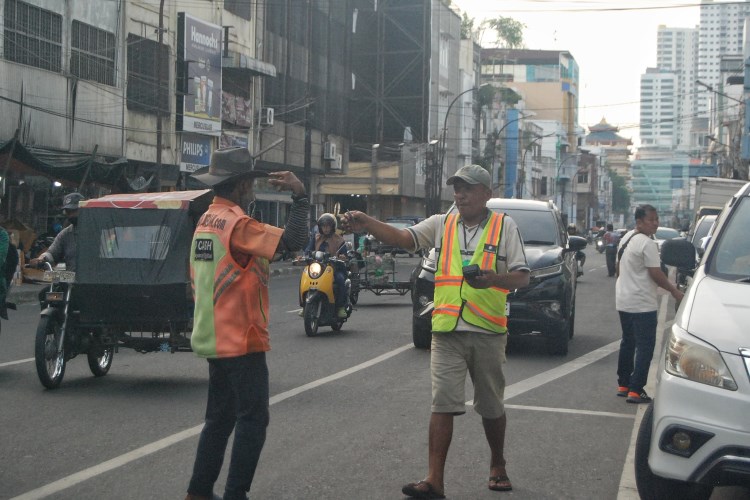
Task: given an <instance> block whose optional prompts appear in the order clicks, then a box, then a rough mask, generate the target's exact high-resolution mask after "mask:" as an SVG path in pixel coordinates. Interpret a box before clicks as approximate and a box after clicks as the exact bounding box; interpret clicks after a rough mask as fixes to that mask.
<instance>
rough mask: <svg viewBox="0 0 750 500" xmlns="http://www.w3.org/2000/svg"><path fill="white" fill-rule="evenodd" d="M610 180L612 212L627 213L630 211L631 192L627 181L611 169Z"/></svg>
mask: <svg viewBox="0 0 750 500" xmlns="http://www.w3.org/2000/svg"><path fill="white" fill-rule="evenodd" d="M609 178H610V179H611V180H612V211H613V212H616V213H627V212H628V210H630V192H629V191H628V187H627V185H626V184H625V179H623V178H622V177H620V176H619V175H617V173H616V172H615V171H614V170H611V169H610V171H609Z"/></svg>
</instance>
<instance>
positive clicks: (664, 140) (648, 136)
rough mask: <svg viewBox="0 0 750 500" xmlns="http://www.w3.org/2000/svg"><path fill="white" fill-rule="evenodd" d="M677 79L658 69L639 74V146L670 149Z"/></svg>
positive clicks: (673, 131)
mask: <svg viewBox="0 0 750 500" xmlns="http://www.w3.org/2000/svg"><path fill="white" fill-rule="evenodd" d="M678 80H679V76H678V75H677V74H676V73H675V72H673V71H671V70H665V69H660V68H648V69H647V70H646V73H645V74H643V75H641V145H642V146H644V147H652V146H658V147H664V148H673V147H674V145H675V142H676V137H675V122H676V116H677V113H676V109H677V104H676V102H675V101H676V99H677V97H678V96H677V95H676V92H675V91H676V89H677V87H678Z"/></svg>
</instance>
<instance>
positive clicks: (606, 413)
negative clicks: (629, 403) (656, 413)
mask: <svg viewBox="0 0 750 500" xmlns="http://www.w3.org/2000/svg"><path fill="white" fill-rule="evenodd" d="M505 407H506V408H510V409H513V410H531V411H546V412H550V413H574V414H576V415H593V416H596V417H615V418H630V419H633V418H635V415H632V414H630V413H614V412H611V411H593V410H576V409H575V408H550V407H547V406H524V405H505Z"/></svg>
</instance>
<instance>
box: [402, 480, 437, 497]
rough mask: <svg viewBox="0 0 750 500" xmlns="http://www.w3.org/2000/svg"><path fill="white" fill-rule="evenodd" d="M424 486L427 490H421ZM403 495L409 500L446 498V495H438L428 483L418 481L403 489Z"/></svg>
mask: <svg viewBox="0 0 750 500" xmlns="http://www.w3.org/2000/svg"><path fill="white" fill-rule="evenodd" d="M420 486H423V487H425V488H427V489H420ZM401 493H403V494H404V495H406V496H408V497H409V498H445V495H443V494H442V493H438V492H437V491H436V490H435V488H434V487H433V486H432V485H431V484H430V483H428V482H427V481H417V482H416V483H409V484H407V485H406V486H404V487H403V488H401Z"/></svg>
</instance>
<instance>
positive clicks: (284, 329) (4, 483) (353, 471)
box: [0, 252, 637, 500]
mask: <svg viewBox="0 0 750 500" xmlns="http://www.w3.org/2000/svg"><path fill="white" fill-rule="evenodd" d="M588 254H589V255H588V261H587V263H586V271H587V272H586V274H585V276H584V277H582V278H580V282H579V286H578V300H577V318H576V333H575V338H574V339H573V341H572V343H571V347H570V353H569V354H568V356H566V357H550V356H548V355H547V354H544V350H543V346H542V345H541V344H539V343H536V342H523V343H517V344H516V345H515V346H514V348H513V349H512V350H511V352H510V353H509V359H508V363H507V365H506V378H507V383H508V388H507V391H506V404H507V407H508V421H509V423H508V434H507V439H506V458H507V461H508V473H509V475H510V478H511V480H512V481H513V486H514V490H513V492H512V493H497V492H490V491H489V490H488V489H487V476H488V472H489V451H488V448H487V445H486V442H485V439H484V434H483V430H482V427H481V420H480V418H479V416H478V415H477V414H476V413H474V412H473V411H472V410H471V409H469V411H468V412H467V414H466V415H464V416H461V417H458V418H456V420H455V431H454V438H453V442H452V445H451V449H450V453H449V456H448V463H447V473H446V494H447V496H448V498H451V499H485V498H486V499H491V498H493V499H494V498H501V497H511V496H512V497H513V498H519V499H525V498H529V499H532V498H533V499H546V498H550V499H551V498H597V499H614V498H617V497H618V492H619V491H620V489H621V480H622V479H624V480H625V482H627V477H628V476H632V470H631V469H630V468H629V467H627V466H626V457H627V455H628V450H629V446H630V442H631V436H632V434H633V427H634V422H635V416H636V410H637V407H636V405H630V404H626V403H625V402H624V400H623V399H622V398H618V397H616V396H615V389H616V387H615V386H616V377H615V369H616V363H617V354H616V352H617V348H618V341H619V337H620V329H619V323H618V321H617V315H616V311H615V310H614V280H613V279H612V278H608V277H607V275H606V268H605V266H604V259H603V256H601V255H599V254H596V253H595V252H588ZM398 262H399V273H403V274H401V276H403V279H408V271H409V269H410V268H411V267H412V266H413V265H414V264H415V263H416V262H417V259H416V258H413V259H411V258H407V257H399V258H398ZM297 281H298V276H297V275H282V276H276V277H274V278H273V281H272V286H271V304H272V306H271V316H272V320H271V338H272V347H273V350H272V351H271V352H270V353H269V354H268V364H269V368H270V378H271V395H272V398H271V423H270V426H269V429H268V438H267V441H266V446H265V448H264V450H263V454H262V456H261V461H260V465H259V468H258V471H257V474H256V478H255V481H254V483H253V487H252V489H251V496H252V497H253V498H261V499H266V498H274V499H300V498H306V499H349V498H367V499H371V498H372V499H381V498H382V499H388V498H403V496H402V495H401V493H400V490H401V486H402V485H403V484H404V483H406V482H410V481H415V480H418V479H421V478H422V477H423V476H424V474H425V472H426V462H427V423H428V420H429V404H430V379H429V353H428V352H427V351H423V350H417V349H414V348H413V346H412V345H411V316H410V315H411V306H410V302H409V296H408V294H407V295H406V296H403V297H401V296H380V297H376V296H375V295H374V294H372V293H371V292H368V291H364V292H362V294H361V295H360V302H359V304H358V306H357V308H356V310H355V311H354V314H353V315H352V317H351V318H350V320H349V322H347V323H346V324H345V325H344V327H343V329H342V331H341V332H331V331H330V329H329V328H327V327H326V328H324V329H323V331H324V334H323V335H321V336H319V337H316V338H308V337H306V336H305V333H304V328H303V325H302V320H301V318H300V317H299V316H298V315H297V311H298V309H299V306H298V304H297ZM37 319H38V307H35V306H34V305H22V306H19V310H18V311H17V312H15V313H13V314H12V318H11V320H10V321H8V322H5V323H4V325H3V328H2V335H1V336H0V397H2V404H1V405H0V450H2V453H1V454H0V499H7V498H25V499H30V498H53V499H100V498H107V499H115V500H117V499H123V500H125V499H128V500H130V499H133V498H143V499H170V498H175V499H177V498H183V497H184V493H185V489H186V486H187V482H188V480H189V476H190V472H191V469H192V463H193V458H194V453H195V449H196V445H197V440H198V438H197V436H198V433H199V432H200V428H201V424H202V417H203V411H204V405H205V399H206V389H207V363H206V362H205V361H204V360H201V359H197V358H196V357H195V356H194V355H193V354H191V353H177V354H166V353H152V354H138V353H135V352H133V351H130V350H127V349H123V350H120V352H118V353H117V354H116V355H115V358H114V363H113V366H112V369H111V371H110V373H109V374H108V375H107V376H106V377H103V378H98V379H97V378H94V377H93V376H91V374H90V372H89V369H88V365H87V363H86V360H85V357H79V358H76V359H73V360H71V361H70V362H69V364H68V368H67V371H66V374H65V379H64V381H63V384H62V386H61V388H60V389H58V390H54V391H49V390H45V389H43V388H42V386H41V384H40V383H39V381H38V380H37V377H36V373H35V369H34V363H33V361H32V359H31V358H32V357H33V343H34V340H33V337H34V332H35V329H36V323H37ZM467 399H468V400H471V390H470V384H468V385H467ZM227 462H228V460H227ZM225 465H226V463H225ZM225 468H226V467H225ZM623 471H625V473H623ZM224 480H225V476H224V475H222V476H221V477H220V479H219V482H218V483H217V487H216V492H217V493H221V491H222V487H223V484H224ZM621 498H624V497H623V496H621Z"/></svg>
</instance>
